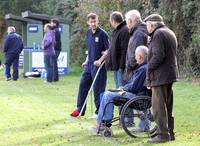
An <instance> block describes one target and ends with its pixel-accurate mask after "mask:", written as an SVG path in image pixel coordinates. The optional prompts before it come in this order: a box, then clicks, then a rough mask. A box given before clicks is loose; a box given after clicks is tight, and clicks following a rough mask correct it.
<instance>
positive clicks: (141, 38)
mask: <svg viewBox="0 0 200 146" xmlns="http://www.w3.org/2000/svg"><path fill="white" fill-rule="evenodd" d="M125 18H126V23H127V26H128V28H129V31H130V39H129V44H128V49H127V54H126V69H125V73H124V74H125V75H124V79H125V81H128V80H129V79H130V77H131V76H132V75H133V73H134V70H135V69H136V68H137V63H136V60H135V49H136V48H137V47H138V46H140V45H144V46H147V40H148V35H147V34H148V32H147V29H146V24H145V23H144V22H142V19H141V15H140V12H138V11H137V10H131V11H129V12H127V13H126V15H125Z"/></svg>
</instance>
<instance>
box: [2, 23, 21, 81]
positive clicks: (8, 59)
mask: <svg viewBox="0 0 200 146" xmlns="http://www.w3.org/2000/svg"><path fill="white" fill-rule="evenodd" d="M7 33H8V35H7V36H6V38H5V41H4V45H3V49H4V53H5V77H6V81H9V80H11V74H10V67H11V65H13V80H14V81H17V79H18V78H19V73H18V67H19V54H20V53H21V51H22V50H23V48H24V45H23V42H22V38H21V36H20V35H19V34H17V33H16V32H15V27H13V26H9V27H8V29H7Z"/></svg>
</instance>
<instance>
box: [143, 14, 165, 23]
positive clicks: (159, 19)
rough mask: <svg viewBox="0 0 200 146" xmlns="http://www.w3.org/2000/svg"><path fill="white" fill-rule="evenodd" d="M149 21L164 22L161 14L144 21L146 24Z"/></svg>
mask: <svg viewBox="0 0 200 146" xmlns="http://www.w3.org/2000/svg"><path fill="white" fill-rule="evenodd" d="M147 21H157V22H163V18H162V16H160V15H159V14H151V15H149V16H147V17H146V18H145V19H144V22H147Z"/></svg>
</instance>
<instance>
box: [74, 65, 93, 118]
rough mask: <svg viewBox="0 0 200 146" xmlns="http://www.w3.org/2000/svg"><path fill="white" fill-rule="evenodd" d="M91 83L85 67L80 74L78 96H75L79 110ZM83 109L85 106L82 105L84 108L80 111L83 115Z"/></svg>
mask: <svg viewBox="0 0 200 146" xmlns="http://www.w3.org/2000/svg"><path fill="white" fill-rule="evenodd" d="M91 84H92V77H91V74H90V72H89V71H88V70H87V69H85V70H84V72H83V73H82V76H81V80H80V84H79V91H78V98H77V108H78V111H79V112H80V111H81V109H82V106H83V104H84V102H85V100H86V97H87V94H88V91H89V89H90V86H91ZM85 110H86V106H85V107H84V110H83V113H82V114H83V115H84V113H85Z"/></svg>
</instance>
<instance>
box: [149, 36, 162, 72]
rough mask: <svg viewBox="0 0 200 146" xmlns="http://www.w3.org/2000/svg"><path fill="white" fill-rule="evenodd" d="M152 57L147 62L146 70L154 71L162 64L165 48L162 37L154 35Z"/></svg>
mask: <svg viewBox="0 0 200 146" xmlns="http://www.w3.org/2000/svg"><path fill="white" fill-rule="evenodd" d="M152 42H153V43H152V45H151V48H152V57H151V58H150V60H149V62H148V70H149V71H151V70H155V69H156V68H158V67H159V65H160V64H162V62H163V60H164V58H165V47H164V43H163V40H162V36H160V35H155V36H154V38H153V40H152Z"/></svg>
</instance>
